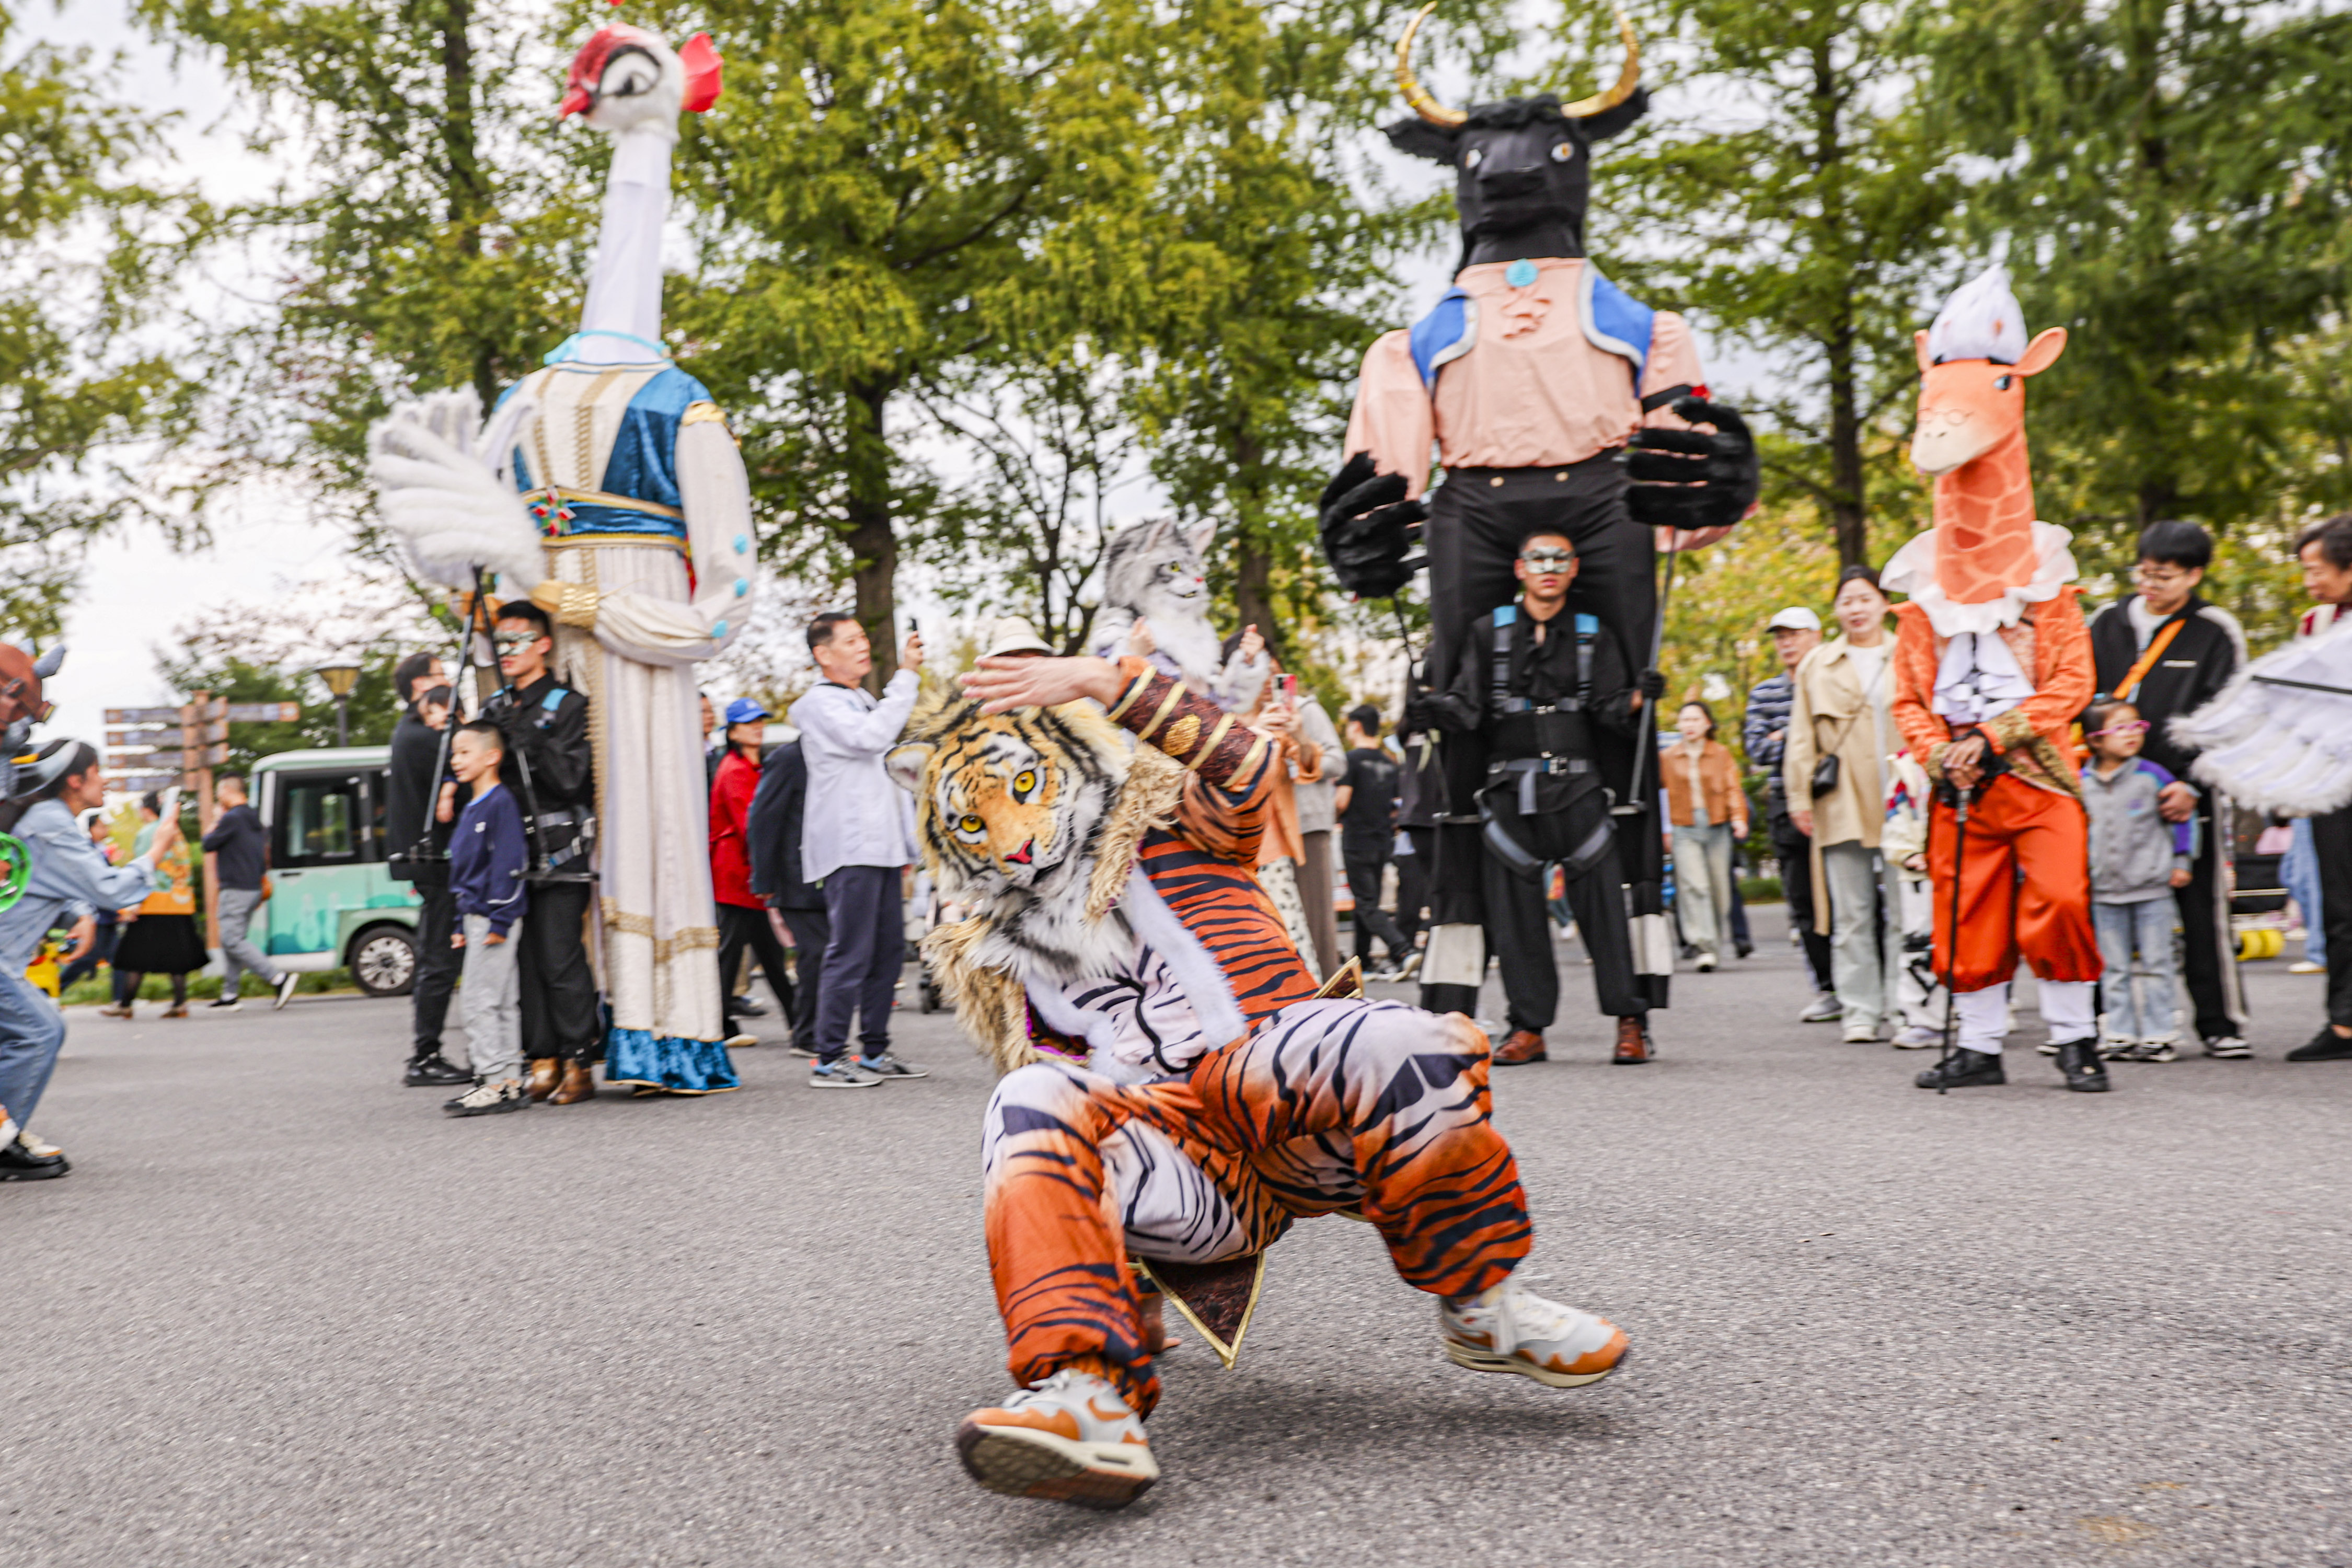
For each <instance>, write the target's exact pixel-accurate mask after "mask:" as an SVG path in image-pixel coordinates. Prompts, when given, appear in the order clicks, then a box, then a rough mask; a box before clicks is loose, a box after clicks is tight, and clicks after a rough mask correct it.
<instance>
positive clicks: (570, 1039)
mask: <svg viewBox="0 0 2352 1568" xmlns="http://www.w3.org/2000/svg"><path fill="white" fill-rule="evenodd" d="M492 640H493V641H494V642H495V644H496V645H497V649H498V656H499V674H500V675H502V676H504V677H505V678H506V684H505V685H504V686H502V687H500V688H499V689H498V690H497V691H495V692H493V693H492V694H491V695H490V699H489V700H488V701H487V702H485V703H484V704H482V717H483V718H485V719H487V720H488V721H490V722H491V723H493V724H496V725H497V726H498V727H499V731H500V732H501V733H502V734H504V735H505V736H506V738H507V756H508V758H509V764H508V767H507V769H506V770H505V771H506V773H507V775H508V776H507V777H506V778H505V779H504V781H503V782H504V783H505V784H506V785H507V787H509V789H513V790H515V791H516V799H517V800H519V801H520V802H521V804H522V806H523V809H524V810H525V811H528V812H530V813H533V814H534V818H533V821H534V828H535V832H536V835H537V837H538V853H539V855H540V856H541V857H544V858H545V859H546V861H547V862H548V865H547V868H548V869H549V870H551V871H554V872H557V873H572V874H574V875H577V874H578V873H581V872H584V871H585V870H587V869H588V861H587V857H586V855H585V854H584V853H583V850H584V848H585V846H586V844H587V842H588V840H589V827H588V825H589V823H590V821H591V820H592V819H593V816H594V814H595V810H596V778H595V773H596V766H595V751H594V748H593V742H591V740H590V737H589V732H588V699H587V698H585V697H583V696H582V695H581V694H580V693H579V692H577V691H572V690H569V689H565V688H564V687H562V685H559V684H558V683H557V681H556V679H555V677H554V675H553V674H552V673H551V671H550V670H549V669H548V668H547V661H548V658H549V656H550V655H551V653H553V652H554V650H555V637H554V630H553V628H552V627H551V626H549V625H548V619H547V612H546V611H544V610H542V609H541V608H540V607H539V606H538V605H534V604H531V603H530V602H529V601H528V600H518V601H516V602H515V603H513V604H510V605H500V606H499V619H498V626H497V629H496V631H495V632H494V633H493V637H492ZM518 763H520V765H518ZM525 766H527V767H528V769H529V772H528V774H526V773H524V767H525ZM525 777H528V779H529V783H530V787H529V788H528V789H527V790H526V789H523V788H521V787H520V784H521V783H522V781H523V779H524V778H525ZM593 891H594V885H593V883H590V882H588V881H586V880H584V879H583V880H556V881H534V882H533V883H532V884H531V889H530V916H529V917H528V918H527V919H525V920H524V921H522V924H521V931H522V937H521V941H520V946H519V948H518V950H517V952H516V954H515V957H516V961H517V966H518V969H519V972H520V973H519V976H518V978H519V981H520V994H521V1003H522V1054H523V1057H524V1058H525V1059H526V1060H528V1061H529V1062H530V1084H529V1090H528V1092H529V1093H530V1098H531V1099H533V1100H546V1101H548V1102H549V1103H551V1104H554V1105H571V1104H574V1103H576V1102H577V1101H580V1100H586V1099H589V1098H590V1097H592V1096H593V1095H594V1094H595V1092H596V1082H595V1079H594V1078H593V1077H592V1076H591V1074H590V1073H589V1070H588V1064H589V1063H590V1062H591V1061H593V1059H594V1058H595V1053H596V1041H597V1036H598V1033H599V1029H598V1024H597V1017H596V976H595V973H593V971H592V970H591V969H590V968H589V967H588V945H587V931H586V927H585V925H584V923H583V922H584V921H585V920H586V918H587V914H588V900H589V898H590V896H591V894H592V893H593Z"/></svg>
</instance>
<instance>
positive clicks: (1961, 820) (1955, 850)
mask: <svg viewBox="0 0 2352 1568" xmlns="http://www.w3.org/2000/svg"><path fill="white" fill-rule="evenodd" d="M1975 793H1976V792H1975V791H1974V790H1965V789H1960V788H1958V787H1957V786H1956V787H1955V788H1954V789H1953V791H1952V800H1953V809H1954V818H1953V831H1954V835H1955V837H1953V839H1952V914H1951V918H1950V919H1949V920H1948V921H1945V922H1944V929H1945V930H1946V931H1948V932H1949V933H1950V934H1949V935H1948V937H1947V938H1946V939H1945V945H1944V1059H1943V1060H1942V1061H1941V1062H1939V1063H1937V1072H1936V1092H1937V1094H1948V1093H1949V1092H1950V1087H1949V1085H1948V1084H1947V1083H1946V1082H1945V1080H1946V1079H1948V1078H1949V1077H1950V1073H1949V1071H1948V1068H1950V1067H1951V1064H1952V1058H1953V1057H1954V1056H1955V1055H1957V1054H1958V1049H1959V1037H1958V1035H1957V1034H1955V1033H1954V1032H1953V1031H1954V1030H1955V1029H1956V1028H1957V1027H1958V1016H1959V1002H1960V994H1959V987H1958V986H1957V985H1956V984H1953V981H1954V980H1955V978H1956V977H1957V976H1958V974H1959V972H1960V871H1961V869H1962V868H1963V865H1964V863H1965V861H1966V859H1967V857H1968V852H1969V797H1970V796H1972V795H1974V794H1975ZM1928 820H1929V821H1930V822H1931V823H1932V822H1933V821H1934V820H1935V817H1934V814H1933V813H1932V812H1931V813H1930V814H1929V816H1928Z"/></svg>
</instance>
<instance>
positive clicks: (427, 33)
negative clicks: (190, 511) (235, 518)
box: [135, 0, 604, 538]
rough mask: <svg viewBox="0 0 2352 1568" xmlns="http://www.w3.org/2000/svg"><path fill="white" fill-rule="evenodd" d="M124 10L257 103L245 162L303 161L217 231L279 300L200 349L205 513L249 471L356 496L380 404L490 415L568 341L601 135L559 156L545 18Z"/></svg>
mask: <svg viewBox="0 0 2352 1568" xmlns="http://www.w3.org/2000/svg"><path fill="white" fill-rule="evenodd" d="M135 5H136V10H137V14H138V15H139V16H140V17H141V18H142V20H144V21H145V22H146V23H147V24H148V25H149V26H151V27H152V28H153V29H154V30H155V32H156V33H157V34H158V36H159V37H163V38H165V39H167V40H169V41H172V42H173V43H174V44H176V45H178V46H180V47H184V48H191V49H197V50H202V51H204V52H205V53H208V54H211V55H213V56H215V58H217V59H218V60H219V62H220V65H221V68H223V69H224V70H225V71H226V73H227V75H228V77H229V78H230V79H231V80H233V81H235V82H236V83H237V84H238V85H239V86H240V87H241V88H242V89H244V90H245V91H246V92H247V94H249V95H250V97H251V99H252V100H253V101H254V102H255V103H256V104H257V106H258V107H259V109H260V110H261V112H260V113H259V115H258V116H257V123H259V124H260V125H261V126H263V127H264V128H265V129H264V130H262V131H260V132H256V134H255V150H256V151H257V152H264V153H268V152H272V151H275V150H278V149H279V148H282V147H286V146H291V145H299V147H300V148H301V149H302V151H303V152H304V153H305V155H306V157H305V163H304V164H303V166H302V167H301V169H300V171H299V174H297V175H296V176H294V177H292V178H290V179H289V181H288V182H287V184H286V186H285V187H284V188H283V189H281V190H280V191H278V193H277V194H276V195H274V196H272V197H271V198H270V199H269V200H267V201H263V202H258V203H256V204H253V205H250V206H247V207H245V208H241V209H239V210H237V211H235V212H233V213H229V214H227V215H225V220H224V224H223V227H222V237H223V238H224V240H227V241H235V240H238V239H243V240H245V241H247V242H248V243H249V245H250V247H251V264H253V265H256V266H263V267H268V268H269V269H270V271H271V273H272V274H273V276H272V282H273V284H274V286H275V297H274V298H273V299H272V300H270V307H271V308H270V309H269V310H268V311H267V313H266V314H265V315H264V316H263V317H262V318H261V319H260V320H259V321H242V320H237V321H227V322H226V323H224V324H222V325H221V326H220V327H219V328H218V329H217V330H216V331H214V332H213V333H212V334H211V336H210V338H209V340H208V341H207V342H205V343H204V344H203V353H204V354H205V358H206V360H207V361H208V363H212V364H213V365H215V366H216V367H218V371H219V373H220V374H221V376H222V379H223V381H224V382H225V393H224V403H225V406H224V407H223V408H221V409H219V410H218V411H216V413H215V420H214V423H215V428H216V430H217V431H218V433H219V436H220V438H219V439H218V440H217V441H216V442H215V450H214V454H213V457H214V460H213V462H212V463H211V464H210V466H209V467H208V468H206V469H205V472H204V477H203V479H202V481H201V483H200V484H199V485H198V487H197V489H198V491H199V494H200V497H201V496H202V495H205V494H214V493H217V492H218V490H219V489H220V488H221V487H222V486H224V485H226V484H227V483H230V482H233V481H235V480H236V479H240V478H243V477H245V476H246V475H247V474H249V473H250V472H251V471H252V470H253V469H254V468H255V467H256V466H257V465H278V466H283V467H287V468H292V469H294V470H296V471H298V472H299V473H301V474H302V475H303V476H305V477H306V478H308V479H310V480H312V481H313V482H315V483H318V484H320V485H323V486H325V487H327V488H328V489H331V490H340V491H343V492H345V493H352V492H359V491H362V490H363V489H364V487H365V476H364V473H363V471H362V457H363V454H364V444H365V438H366V433H367V426H368V425H369V423H370V422H371V421H372V420H373V419H374V418H375V417H376V416H379V415H380V414H382V413H383V411H384V409H385V408H386V406H387V405H389V403H390V402H391V401H392V400H393V399H394V398H396V397H400V396H404V395H411V394H413V393H415V392H419V391H428V390H431V389H434V388H436V387H443V386H462V385H468V384H470V385H472V386H473V387H475V388H476V389H477V390H478V392H479V393H480V394H481V395H482V399H483V402H484V404H485V405H486V406H487V405H488V403H489V402H490V401H491V400H492V399H493V398H494V397H495V396H496V395H497V394H498V392H499V389H500V388H501V387H503V386H505V385H507V384H509V383H511V382H513V381H514V380H516V379H517V378H519V377H520V376H521V375H522V374H524V373H525V372H527V371H529V370H530V369H532V368H533V367H535V366H536V365H537V364H538V363H539V361H540V356H541V354H543V353H545V352H546V351H547V350H548V349H550V348H551V347H553V346H554V345H555V343H557V342H560V341H561V340H562V338H563V337H564V336H565V335H566V334H568V333H569V332H570V331H571V330H572V327H573V326H574V325H576V324H577V321H578V317H579V294H580V289H581V288H582V279H583V269H584V265H585V251H584V247H583V243H582V241H583V237H584V236H586V235H587V234H589V233H590V232H592V231H593V222H594V191H595V186H596V180H597V178H598V177H599V176H600V175H601V172H602V168H603V160H604V147H603V145H602V143H603V138H601V137H583V138H580V139H579V140H578V141H577V142H569V143H567V144H565V145H563V146H562V147H560V148H558V147H556V146H555V145H554V144H553V142H552V139H553V138H554V137H555V136H556V135H557V134H558V129H557V127H556V124H555V121H554V118H553V110H554V104H555V100H556V97H557V93H558V91H559V89H560V87H561V83H562V68H563V61H564V58H565V56H564V54H563V53H562V51H561V48H560V46H558V45H557V44H555V43H554V42H553V41H551V39H549V38H547V37H544V36H543V35H542V33H541V29H542V28H543V27H544V26H547V18H546V17H545V16H544V15H543V14H542V13H541V12H540V11H538V10H537V9H536V8H530V7H524V6H521V5H512V4H506V5H500V4H497V3H495V0H234V3H227V4H224V3H222V0H135ZM298 138H299V142H298V141H297V139H298ZM280 255H282V257H283V258H284V259H283V261H282V263H275V264H274V265H273V263H274V258H277V257H278V256H280ZM364 517H365V513H364V512H362V511H358V510H355V511H354V520H355V522H358V521H364ZM371 538H372V536H371Z"/></svg>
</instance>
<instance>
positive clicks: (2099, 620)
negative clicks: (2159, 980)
mask: <svg viewBox="0 0 2352 1568" xmlns="http://www.w3.org/2000/svg"><path fill="white" fill-rule="evenodd" d="M2212 561H2213V540H2212V537H2211V536H2210V534H2208V533H2207V532H2206V531H2204V530H2203V529H2202V528H2200V527H2199V526H2198V525H2197V524H2195V523H2193V522H2179V521H2164V522H2152V523H2150V524H2148V525H2147V528H2146V529H2144V530H2142V531H2141V532H2140V536H2139V564H2138V565H2137V566H2136V567H2135V568H2134V569H2133V571H2132V584H2133V586H2134V587H2135V588H2137V590H2138V591H2137V593H2135V594H2133V595H2130V596H2128V597H2126V598H2124V599H2120V600H2118V601H2116V603H2115V604H2112V605H2108V606H2107V607H2106V608H2105V609H2104V610H2102V611H2100V612H2099V613H2098V615H2097V616H2095V617H2093V619H2092V621H2091V657H2092V659H2093V661H2094V663H2095V666H2096V669H2097V680H2098V689H2099V690H2100V691H2102V692H2104V693H2106V694H2107V695H2109V696H2112V697H2115V698H2116V699H2118V700H2122V701H2125V702H2128V703H2130V704H2131V705H2132V706H2133V707H2135V708H2137V709H2138V710H2139V713H2140V717H2141V718H2142V719H2144V720H2146V721H2147V726H2148V728H2147V744H2146V747H2145V748H2144V751H2143V752H2142V754H2143V755H2145V756H2146V757H2147V760H2148V761H2150V762H2152V763H2156V764H2157V765H2158V767H2161V768H2163V769H2164V770H2165V771H2166V772H2168V773H2170V774H2172V780H2173V782H2172V783H2170V784H2167V785H2165V786H2164V789H2163V791H2162V793H2161V794H2160V795H2159V796H2158V809H2160V810H2161V811H2162V812H2163V814H2164V817H2165V820H2166V821H2168V822H2187V821H2189V820H2190V819H2191V818H2194V819H2195V820H2196V823H2197V834H2196V844H2197V853H2196V856H2195V858H2193V859H2192V860H2191V861H2190V862H2189V885H2188V886H2187V887H2184V888H2181V889H2179V890H2178V891H2177V892H2175V894H2174V895H2173V897H2174V901H2175V902H2176V904H2177V905H2178V906H2179V911H2180V933H2181V950H2182V951H2181V960H2182V962H2181V969H2182V974H2183V978H2184V979H2185V980H2186V981H2187V982H2188V988H2189V1005H2190V1007H2191V1008H2192V1010H2193V1011H2194V1012H2195V1014H2196V1026H2197V1035H2198V1037H2199V1038H2200V1039H2201V1040H2202V1041H2204V1042H2205V1054H2206V1055H2207V1056H2209V1057H2219V1058H2224V1059H2229V1060H2237V1059H2242V1058H2246V1057H2250V1056H2252V1055H2253V1051H2252V1047H2249V1046H2248V1045H2247V1044H2246V1039H2245V1035H2246V1024H2247V1012H2246V997H2245V992H2244V989H2243V988H2242V986H2241V985H2240V984H2239V983H2238V955H2237V943H2236V941H2235V938H2234V936H2233V935H2232V933H2231V930H2230V879H2228V878H2227V877H2225V876H2223V875H2222V874H2221V866H2222V861H2223V858H2224V857H2226V856H2227V855H2229V854H2230V852H2231V842H2232V838H2233V834H2232V826H2233V825H2232V823H2231V809H2230V802H2229V800H2228V798H2227V797H2225V796H2222V795H2217V794H2214V793H2212V792H2210V791H2208V790H2204V789H2200V787H2199V786H2198V785H2196V784H2191V783H2189V777H2190V774H2189V767H2190V764H2191V763H2194V762H2195V761H2196V760H2197V750H2196V748H2194V747H2190V746H2184V745H2182V744H2181V743H2180V742H2178V741H2176V740H2174V739H2173V738H2172V737H2171V735H2170V733H2169V725H2170V722H2171V721H2172V719H2173V718H2174V717H2175V716H2176V715H2178V714H2182V713H2189V712H2194V711H2195V710H2197V709H2199V708H2201V707H2203V706H2204V705H2205V704H2206V703H2207V702H2209V701H2210V700H2212V699H2213V698H2214V697H2215V696H2216V695H2217V694H2218V693H2219V692H2220V691H2221V689H2222V688H2223V687H2225V686H2227V685H2228V684H2229V683H2230V680H2231V677H2233V676H2234V675H2236V674H2237V672H2238V669H2239V668H2240V667H2241V666H2242V665H2243V664H2244V663H2245V661H2246V635H2245V633H2244V632H2243V631H2242V630H2241V629H2240V628H2239V626H2238V622H2237V619H2236V617H2234V616H2231V614H2230V612H2229V611H2227V610H2224V609H2222V608H2221V606H2220V605H2212V604H2209V603H2207V602H2206V601H2205V599H2204V598H2203V597H2201V596H2200V595H2199V594H2198V592H2197V589H2198V585H2199V584H2201V583H2203V582H2204V580H2205V572H2206V568H2207V567H2209V566H2210V565H2211V564H2212Z"/></svg>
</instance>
